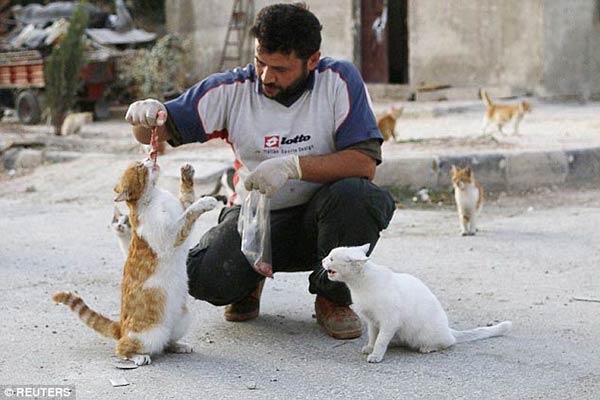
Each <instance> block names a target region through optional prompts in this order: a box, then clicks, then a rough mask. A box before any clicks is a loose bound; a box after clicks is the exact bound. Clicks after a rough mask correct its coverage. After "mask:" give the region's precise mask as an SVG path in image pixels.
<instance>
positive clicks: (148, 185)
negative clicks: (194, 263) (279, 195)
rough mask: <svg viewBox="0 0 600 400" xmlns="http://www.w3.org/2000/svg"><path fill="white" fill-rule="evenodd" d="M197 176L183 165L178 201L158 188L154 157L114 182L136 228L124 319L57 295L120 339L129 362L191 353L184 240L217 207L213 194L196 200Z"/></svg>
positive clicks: (118, 349)
mask: <svg viewBox="0 0 600 400" xmlns="http://www.w3.org/2000/svg"><path fill="white" fill-rule="evenodd" d="M193 175H194V169H193V168H192V167H191V165H184V166H183V167H182V168H181V177H182V178H181V187H180V199H179V200H177V199H176V198H175V196H173V195H172V194H170V193H169V192H167V191H164V190H161V189H159V188H157V187H156V181H157V179H158V176H159V168H158V166H155V165H154V164H153V162H152V161H151V160H149V159H148V160H145V161H142V162H136V163H134V164H132V165H130V166H129V167H128V168H127V169H126V170H125V172H124V173H123V176H122V178H121V180H120V182H119V183H118V184H117V185H116V186H115V192H116V193H117V196H116V198H115V201H124V202H125V203H126V204H127V207H128V208H129V221H130V224H131V228H132V237H131V241H130V243H129V246H128V253H127V260H126V261H125V266H124V270H123V280H122V283H121V314H120V319H119V321H112V320H110V319H109V318H107V317H104V316H102V315H100V314H98V313H97V312H95V311H93V310H91V309H90V308H89V307H88V306H87V305H86V304H85V303H84V302H83V300H82V299H81V298H80V297H79V296H77V295H75V294H73V293H70V292H59V293H56V294H55V295H54V296H53V297H52V298H53V299H54V301H56V302H59V303H63V304H66V305H68V306H69V307H70V308H71V310H73V311H74V312H75V313H77V314H78V315H79V318H80V319H81V320H82V321H83V322H84V323H85V324H86V325H88V326H89V327H90V328H92V329H93V330H95V331H96V332H98V333H100V334H101V335H104V336H106V337H110V338H114V339H116V340H117V346H116V353H117V355H118V356H119V357H121V358H123V359H126V360H130V362H132V363H133V364H135V365H133V366H134V367H135V366H139V365H145V364H150V362H151V358H150V355H151V354H155V353H160V352H162V351H163V350H164V351H169V352H175V353H189V352H191V351H192V348H191V347H190V346H189V345H187V344H185V343H181V342H179V341H178V340H179V339H180V338H181V337H183V335H184V334H185V332H186V330H187V328H188V325H189V321H190V318H189V313H188V310H187V306H186V300H187V296H188V277H187V272H186V259H187V253H188V249H189V246H186V245H185V244H184V243H185V241H186V239H187V237H188V235H189V233H190V231H191V230H192V227H193V225H194V222H195V221H196V220H197V219H198V217H199V216H200V215H201V214H203V213H204V212H206V211H208V210H211V209H213V208H214V207H215V206H216V205H217V201H216V200H215V199H214V198H212V197H203V198H201V199H200V200H198V201H196V202H194V203H193V204H191V203H192V201H193V186H191V185H193ZM190 204H191V205H190Z"/></svg>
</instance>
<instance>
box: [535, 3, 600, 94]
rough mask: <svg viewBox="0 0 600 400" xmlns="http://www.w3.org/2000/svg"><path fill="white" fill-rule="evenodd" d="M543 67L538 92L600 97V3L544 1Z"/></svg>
mask: <svg viewBox="0 0 600 400" xmlns="http://www.w3.org/2000/svg"><path fill="white" fill-rule="evenodd" d="M543 52H544V64H543V79H542V81H541V82H540V88H539V92H540V94H541V95H543V96H548V97H564V96H575V97H579V98H584V99H588V98H589V97H591V96H594V95H595V96H600V1H598V0H573V1H568V2H567V1H556V0H545V1H544V46H543Z"/></svg>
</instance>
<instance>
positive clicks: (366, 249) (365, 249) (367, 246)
mask: <svg viewBox="0 0 600 400" xmlns="http://www.w3.org/2000/svg"><path fill="white" fill-rule="evenodd" d="M370 248H371V245H370V244H369V243H367V244H363V245H362V246H360V247H359V249H360V251H362V252H363V253H364V254H365V257H366V258H369V257H368V256H367V254H368V253H369V249H370Z"/></svg>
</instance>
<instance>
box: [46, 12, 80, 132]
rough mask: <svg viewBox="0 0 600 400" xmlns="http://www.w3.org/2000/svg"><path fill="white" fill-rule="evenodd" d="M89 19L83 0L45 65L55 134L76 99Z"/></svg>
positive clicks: (48, 101)
mask: <svg viewBox="0 0 600 400" xmlns="http://www.w3.org/2000/svg"><path fill="white" fill-rule="evenodd" d="M87 22H88V15H87V14H86V12H85V11H84V8H83V4H82V3H80V4H79V6H78V7H77V9H76V10H75V12H74V13H73V16H72V17H71V20H70V23H69V29H68V30H67V33H66V34H65V36H64V37H63V38H62V39H61V41H60V42H59V43H58V44H57V45H55V46H54V48H53V49H52V53H51V54H50V57H49V58H48V60H47V61H46V66H45V68H44V75H45V76H44V77H45V81H46V99H47V105H48V108H49V109H50V118H51V121H52V125H53V126H54V132H55V133H56V134H59V132H60V127H61V125H62V122H63V120H64V118H65V116H66V114H67V112H68V111H69V110H71V109H72V108H73V107H74V105H75V102H76V101H77V98H76V96H77V89H78V87H79V83H80V70H81V67H82V66H83V65H84V63H85V55H84V52H85V42H84V40H85V38H84V33H85V28H86V26H87Z"/></svg>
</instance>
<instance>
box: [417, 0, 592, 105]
mask: <svg viewBox="0 0 600 400" xmlns="http://www.w3.org/2000/svg"><path fill="white" fill-rule="evenodd" d="M409 32H410V33H409V54H410V56H409V63H410V81H411V83H412V84H418V83H420V82H426V83H444V84H451V85H455V86H482V85H509V86H513V87H516V88H522V89H526V90H530V91H533V92H534V93H535V94H537V95H539V96H541V97H550V98H552V97H556V98H560V97H585V98H588V97H591V96H596V97H597V96H599V95H600V45H599V43H600V1H598V0H571V1H566V0H565V1H563V0H526V1H524V0H505V1H497V0H478V1H471V0H452V1H448V2H441V1H438V0H410V3H409Z"/></svg>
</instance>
